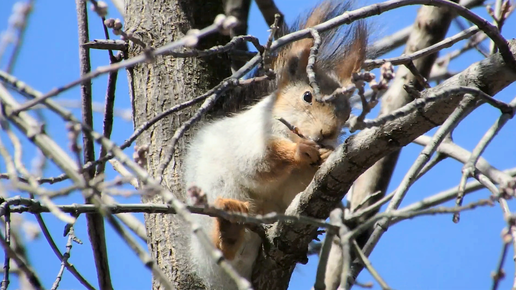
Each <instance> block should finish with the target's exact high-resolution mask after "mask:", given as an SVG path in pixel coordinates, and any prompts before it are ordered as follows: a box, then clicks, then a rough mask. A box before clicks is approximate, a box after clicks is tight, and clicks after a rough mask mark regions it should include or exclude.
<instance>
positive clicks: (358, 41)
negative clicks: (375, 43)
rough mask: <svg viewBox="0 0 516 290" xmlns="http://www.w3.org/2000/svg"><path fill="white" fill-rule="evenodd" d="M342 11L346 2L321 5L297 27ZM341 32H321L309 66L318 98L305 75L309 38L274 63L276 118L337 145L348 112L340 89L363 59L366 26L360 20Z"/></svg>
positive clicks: (313, 138) (306, 134)
mask: <svg viewBox="0 0 516 290" xmlns="http://www.w3.org/2000/svg"><path fill="white" fill-rule="evenodd" d="M343 2H346V1H343ZM346 10H349V2H346V3H344V4H343V3H342V2H340V3H339V2H336V1H326V2H323V3H322V4H320V5H319V6H317V7H316V8H315V9H314V10H312V11H311V13H310V14H309V16H308V17H305V18H304V19H301V20H298V24H297V29H304V28H308V27H313V26H315V25H317V24H319V23H322V22H324V21H326V20H327V19H330V18H332V17H334V16H336V15H339V14H342V13H343V12H344V11H346ZM345 28H346V29H344V30H343V31H340V29H335V30H332V31H327V32H324V33H321V34H320V37H321V44H320V47H319V53H318V54H317V58H316V61H315V63H314V65H313V68H312V69H313V72H314V73H315V80H316V83H317V85H318V87H319V89H320V92H319V93H318V94H317V93H316V92H315V90H314V88H313V87H312V86H311V85H310V81H309V78H308V74H307V65H308V59H309V57H310V49H311V48H312V47H313V44H314V40H313V39H312V38H308V39H302V40H299V41H297V42H294V43H292V44H291V45H290V46H287V47H286V48H284V49H282V50H281V51H280V52H279V53H278V56H277V58H276V59H275V61H274V62H273V66H274V69H275V71H276V73H277V84H278V86H277V88H278V89H277V91H276V94H277V98H276V103H275V105H274V110H273V115H274V117H283V118H284V119H285V120H287V121H288V122H289V123H290V124H292V125H294V126H296V127H297V128H299V130H300V131H301V133H302V134H303V135H305V136H306V137H308V138H310V139H312V140H314V141H316V142H318V143H320V144H326V145H329V146H333V145H334V144H335V143H336V141H337V138H338V137H339V135H340V133H341V131H342V128H343V127H344V124H345V122H346V121H347V119H348V118H349V115H350V112H351V107H350V103H349V95H348V94H345V93H343V90H344V89H345V88H346V86H349V85H350V84H351V77H352V74H353V73H355V72H358V71H359V70H360V68H361V66H362V63H363V62H364V59H365V57H366V47H367V38H368V37H367V36H368V31H367V27H366V25H365V23H364V22H362V21H358V22H355V23H353V24H352V25H350V26H346V27H345ZM292 30H293V29H292Z"/></svg>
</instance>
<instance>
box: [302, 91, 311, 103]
mask: <svg viewBox="0 0 516 290" xmlns="http://www.w3.org/2000/svg"><path fill="white" fill-rule="evenodd" d="M303 100H304V101H305V102H307V103H309V104H312V93H311V92H310V91H306V92H305V93H304V94H303Z"/></svg>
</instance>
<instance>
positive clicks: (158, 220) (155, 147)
mask: <svg viewBox="0 0 516 290" xmlns="http://www.w3.org/2000/svg"><path fill="white" fill-rule="evenodd" d="M220 13H223V5H222V0H195V1H188V0H174V1H168V0H159V1H146V0H132V1H126V5H125V17H126V18H125V20H126V26H127V30H128V31H131V32H132V33H133V35H134V36H136V37H138V38H140V39H141V40H142V41H143V42H144V43H145V44H146V45H148V46H152V47H159V46H162V45H164V44H165V43H168V42H170V41H172V40H175V39H179V38H180V37H182V36H184V35H185V34H186V32H187V31H188V30H189V29H192V28H204V27H206V26H208V25H210V24H212V23H213V20H214V18H215V16H216V15H217V14H220ZM228 41H229V38H228V37H224V36H221V35H215V36H210V37H207V38H205V39H202V40H201V41H200V42H199V45H198V47H197V48H207V47H211V46H214V45H220V44H224V43H227V42H228ZM142 51H143V50H142V48H141V47H139V46H136V45H134V44H131V46H130V48H129V54H130V56H134V55H136V54H140V53H142ZM229 74H230V62H229V61H228V60H227V58H226V57H225V56H224V55H222V56H221V55H218V56H214V57H209V58H208V57H206V58H187V59H181V58H172V57H170V56H166V57H157V58H156V59H155V60H154V61H153V62H151V63H145V64H141V65H138V66H136V67H134V68H133V69H132V70H131V71H129V74H128V75H129V83H130V84H131V88H132V89H133V92H132V95H133V100H132V105H133V114H134V116H133V118H134V126H135V127H137V126H139V125H141V124H142V123H144V122H145V121H147V120H149V119H151V118H152V117H154V116H156V114H158V113H160V112H162V111H163V110H165V109H166V108H170V107H171V106H173V105H174V104H177V103H181V102H184V101H185V100H188V99H191V98H194V97H196V96H198V95H201V94H202V93H204V92H205V91H207V90H208V89H210V88H212V87H213V86H215V85H216V84H218V83H219V82H220V81H221V80H222V79H223V78H224V77H226V76H228V75H229ZM194 110H195V109H189V110H183V111H181V113H179V114H176V115H173V116H171V117H167V118H165V119H164V120H162V121H160V122H158V123H157V124H156V125H154V126H153V127H152V128H151V129H150V130H147V131H146V132H145V133H143V134H142V135H141V136H140V138H138V140H137V144H138V145H139V146H141V145H147V144H148V145H149V151H148V154H147V156H148V158H147V170H148V171H149V173H150V174H151V175H153V176H154V177H156V174H157V170H158V168H159V165H160V160H161V159H162V158H163V157H164V154H165V152H166V150H165V149H166V148H167V146H168V144H170V139H171V137H172V135H173V133H174V130H175V129H177V128H178V127H179V126H180V125H181V122H182V121H184V120H186V119H188V118H189V117H190V115H191V113H192V112H193V111H194ZM185 137H186V138H182V139H181V140H180V141H179V142H178V146H177V150H176V151H175V156H174V159H173V160H172V162H171V164H170V166H169V167H168V169H167V170H166V171H165V175H164V176H163V185H164V186H166V187H168V188H169V189H170V190H171V191H172V192H174V193H175V194H176V195H178V197H179V198H180V199H181V200H184V192H185V191H184V188H183V186H182V180H181V170H182V164H181V156H182V154H183V151H184V148H185V145H186V142H187V140H188V136H185ZM142 201H143V202H159V203H163V200H162V198H161V197H159V196H154V197H144V198H143V200H142ZM145 224H146V228H147V233H148V240H147V243H148V246H149V249H150V252H151V253H152V255H153V257H154V259H156V261H157V263H158V264H159V266H160V268H161V269H162V270H163V271H164V272H165V274H166V275H167V276H168V277H170V280H172V281H174V283H175V284H176V287H177V289H202V288H203V287H202V285H201V284H200V282H199V281H198V279H196V278H195V277H194V276H193V275H191V273H189V265H188V262H189V259H188V256H187V255H188V251H187V247H188V243H189V237H190V235H189V229H188V228H186V227H185V226H184V224H183V223H182V222H181V220H179V219H178V217H177V216H176V215H163V214H152V215H148V214H146V215H145ZM153 289H161V287H160V285H159V282H157V281H156V280H154V281H153Z"/></svg>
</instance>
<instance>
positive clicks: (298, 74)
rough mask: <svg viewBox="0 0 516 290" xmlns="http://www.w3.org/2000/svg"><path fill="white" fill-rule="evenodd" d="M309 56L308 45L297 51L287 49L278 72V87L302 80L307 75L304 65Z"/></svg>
mask: <svg viewBox="0 0 516 290" xmlns="http://www.w3.org/2000/svg"><path fill="white" fill-rule="evenodd" d="M309 56H310V47H308V49H303V50H298V51H289V53H288V54H287V56H286V58H285V63H284V65H283V67H282V69H281V72H280V83H279V87H280V88H282V87H285V86H286V85H287V84H288V83H291V82H295V81H302V80H304V79H305V78H306V77H307V76H306V66H307V65H308V57H309Z"/></svg>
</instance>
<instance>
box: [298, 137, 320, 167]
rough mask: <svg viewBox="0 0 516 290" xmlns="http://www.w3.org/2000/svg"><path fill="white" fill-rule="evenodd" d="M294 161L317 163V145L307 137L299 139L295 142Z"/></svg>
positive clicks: (318, 147) (318, 148)
mask: <svg viewBox="0 0 516 290" xmlns="http://www.w3.org/2000/svg"><path fill="white" fill-rule="evenodd" d="M296 145H297V146H296V155H295V158H296V162H297V163H301V164H318V163H319V161H320V159H321V158H320V156H319V150H320V149H321V146H319V145H318V144H317V143H316V142H314V141H312V140H309V139H300V140H299V141H298V142H297V144H296Z"/></svg>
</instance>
